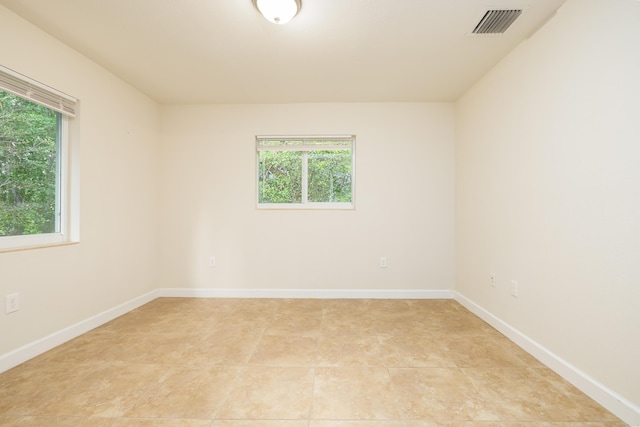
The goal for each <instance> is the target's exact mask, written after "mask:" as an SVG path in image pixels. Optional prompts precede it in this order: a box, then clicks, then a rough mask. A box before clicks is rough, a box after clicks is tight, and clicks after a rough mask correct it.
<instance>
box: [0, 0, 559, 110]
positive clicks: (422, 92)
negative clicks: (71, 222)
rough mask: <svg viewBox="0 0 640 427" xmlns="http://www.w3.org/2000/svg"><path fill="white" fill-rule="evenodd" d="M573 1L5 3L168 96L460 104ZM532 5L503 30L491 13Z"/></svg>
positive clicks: (178, 99) (171, 99) (151, 91)
mask: <svg viewBox="0 0 640 427" xmlns="http://www.w3.org/2000/svg"><path fill="white" fill-rule="evenodd" d="M564 1H565V0H506V2H504V1H503V2H501V1H497V2H496V1H495V0H302V10H301V12H300V14H299V15H298V16H297V17H296V18H294V20H293V21H291V22H290V23H289V24H287V25H275V24H271V23H269V22H267V21H266V20H265V19H264V18H262V16H261V15H260V14H259V13H258V12H257V10H256V9H255V8H254V6H253V4H252V1H251V0H0V4H1V5H4V6H6V7H7V8H9V9H11V10H12V11H14V12H15V13H17V14H18V15H21V16H22V17H24V18H25V19H26V20H28V21H30V22H32V23H33V24H35V25H36V26H38V27H40V28H42V29H43V30H45V31H47V32H48V33H50V34H51V35H53V36H54V37H56V38H58V39H59V40H62V41H63V42H64V43H66V44H68V45H69V46H71V47H72V48H74V49H76V50H78V51H79V52H81V53H82V54H84V55H85V56H87V57H89V58H91V59H92V60H94V61H95V62H97V63H99V64H100V65H102V66H103V67H105V68H106V69H108V70H110V71H111V72H113V73H114V74H116V75H118V76H119V77H120V78H122V79H123V80H125V81H127V82H129V83H130V84H131V85H133V86H135V87H136V88H138V89H139V90H141V91H142V92H144V93H146V94H147V95H149V96H150V97H152V98H154V99H155V100H157V101H158V102H161V103H166V104H173V103H287V102H371V101H380V102H382V101H386V102H395V101H454V100H456V99H457V98H458V97H459V96H460V95H462V94H463V93H464V92H465V91H466V90H467V89H468V88H469V87H471V86H472V85H473V83H475V82H476V81H477V80H478V79H479V78H480V77H482V76H483V75H484V74H485V73H486V72H487V71H488V70H489V69H490V68H491V67H492V66H493V65H495V64H496V63H497V62H498V61H499V60H500V59H501V58H503V57H504V56H505V55H506V54H507V53H508V52H509V51H510V50H511V49H513V48H514V47H515V46H516V45H517V44H518V43H519V42H521V41H522V40H524V39H526V38H527V37H528V36H530V35H531V34H532V33H533V32H534V31H535V30H536V29H537V28H539V27H540V26H541V25H542V24H544V22H546V20H547V19H549V17H550V16H552V15H553V13H554V12H555V11H556V10H557V9H558V7H559V6H560V5H561V4H562V3H563V2H564ZM523 5H525V6H527V8H526V9H525V11H524V13H523V14H522V16H520V18H518V19H517V20H516V21H515V23H514V24H513V25H512V26H511V28H509V29H508V30H507V32H506V33H505V34H503V35H484V36H469V35H468V34H469V33H470V32H471V31H472V30H473V28H474V27H475V25H476V24H477V22H478V21H479V20H480V18H481V17H482V15H483V14H484V12H485V11H486V10H487V9H488V8H496V7H498V8H501V7H517V6H523Z"/></svg>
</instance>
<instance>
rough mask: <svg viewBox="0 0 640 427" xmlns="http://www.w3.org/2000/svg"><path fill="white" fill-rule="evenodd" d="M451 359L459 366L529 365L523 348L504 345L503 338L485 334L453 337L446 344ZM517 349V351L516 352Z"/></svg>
mask: <svg viewBox="0 0 640 427" xmlns="http://www.w3.org/2000/svg"><path fill="white" fill-rule="evenodd" d="M446 348H447V353H448V355H449V358H450V360H451V361H452V362H453V363H454V364H455V365H456V366H458V367H459V368H522V367H525V366H527V365H526V364H525V362H524V361H523V359H522V358H521V357H518V354H519V353H520V352H521V350H515V349H514V348H513V347H511V348H507V347H505V346H503V345H502V340H499V339H494V338H490V337H486V336H484V335H478V336H465V337H459V338H457V339H451V340H449V341H448V343H447V344H446ZM514 351H515V352H514Z"/></svg>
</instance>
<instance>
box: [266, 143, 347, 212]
mask: <svg viewBox="0 0 640 427" xmlns="http://www.w3.org/2000/svg"><path fill="white" fill-rule="evenodd" d="M256 148H257V154H258V207H260V208H294V209H295V208H303V209H314V208H315V209H318V208H319V209H352V208H353V207H354V183H355V179H354V170H355V167H354V164H355V155H354V152H355V136H353V135H339V136H305V137H300V136H295V137H294V136H290V137H289V136H282V137H280V136H258V137H256Z"/></svg>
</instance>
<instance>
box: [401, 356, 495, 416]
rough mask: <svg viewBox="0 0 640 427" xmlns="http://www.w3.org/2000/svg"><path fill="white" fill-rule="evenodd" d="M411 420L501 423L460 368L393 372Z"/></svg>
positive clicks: (403, 405)
mask: <svg viewBox="0 0 640 427" xmlns="http://www.w3.org/2000/svg"><path fill="white" fill-rule="evenodd" d="M389 373H390V375H391V381H392V383H393V388H394V390H395V391H396V393H397V395H398V400H399V401H400V406H401V408H402V412H403V415H404V417H405V419H408V420H428V421H438V420H445V421H446V420H499V418H498V416H497V414H496V413H494V412H493V411H492V410H491V407H490V406H488V404H487V402H486V401H485V400H484V399H483V398H482V397H481V396H480V395H479V394H478V393H477V391H476V390H475V387H474V384H473V382H472V381H471V380H470V379H469V378H468V377H467V376H466V375H465V373H464V372H462V370H461V369H458V368H390V369H389Z"/></svg>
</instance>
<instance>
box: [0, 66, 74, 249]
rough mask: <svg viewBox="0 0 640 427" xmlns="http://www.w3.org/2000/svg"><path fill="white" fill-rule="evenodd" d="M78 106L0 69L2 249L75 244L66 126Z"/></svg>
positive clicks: (57, 93) (17, 75)
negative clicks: (69, 190)
mask: <svg viewBox="0 0 640 427" xmlns="http://www.w3.org/2000/svg"><path fill="white" fill-rule="evenodd" d="M74 105H75V99H73V98H71V97H69V96H67V95H64V94H62V93H60V92H58V91H56V90H54V89H52V88H49V87H47V86H44V85H42V84H40V83H38V82H36V81H34V80H31V79H29V78H27V77H25V76H22V75H21V74H18V73H16V72H14V71H12V70H9V69H7V68H4V67H0V249H11V248H19V247H26V246H38V245H47V244H55V243H61V242H65V241H68V240H70V239H69V231H70V230H69V228H70V223H69V217H68V212H69V209H68V201H69V198H68V194H67V191H66V188H67V184H68V174H67V170H68V165H67V160H66V159H67V156H66V154H67V149H68V144H67V129H66V127H67V122H68V117H73V116H74Z"/></svg>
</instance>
